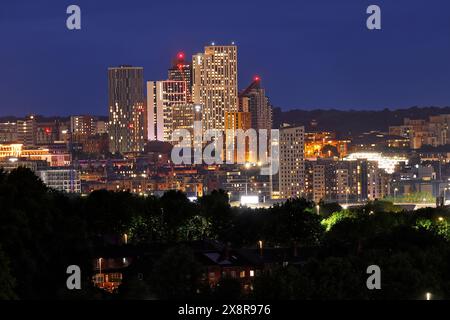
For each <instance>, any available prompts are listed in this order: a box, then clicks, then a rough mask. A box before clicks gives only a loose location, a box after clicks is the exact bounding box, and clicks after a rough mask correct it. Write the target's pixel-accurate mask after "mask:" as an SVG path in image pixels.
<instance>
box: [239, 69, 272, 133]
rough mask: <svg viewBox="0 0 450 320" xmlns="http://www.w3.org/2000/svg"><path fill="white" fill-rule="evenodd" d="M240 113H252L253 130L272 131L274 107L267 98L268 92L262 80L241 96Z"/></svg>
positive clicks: (255, 80)
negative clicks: (262, 84)
mask: <svg viewBox="0 0 450 320" xmlns="http://www.w3.org/2000/svg"><path fill="white" fill-rule="evenodd" d="M239 108H240V111H244V112H250V114H251V121H252V128H253V129H256V130H261V129H266V130H268V132H270V130H271V129H272V106H271V105H270V102H269V99H268V98H267V97H266V90H265V89H264V88H262V87H261V78H260V77H255V78H254V79H253V82H252V83H251V84H250V85H249V86H248V87H247V89H245V90H244V91H243V92H241V93H240V94H239Z"/></svg>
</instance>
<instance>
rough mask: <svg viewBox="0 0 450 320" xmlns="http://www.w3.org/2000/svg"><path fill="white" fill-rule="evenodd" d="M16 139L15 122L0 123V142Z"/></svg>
mask: <svg viewBox="0 0 450 320" xmlns="http://www.w3.org/2000/svg"><path fill="white" fill-rule="evenodd" d="M15 141H17V123H16V122H3V123H0V143H5V142H15Z"/></svg>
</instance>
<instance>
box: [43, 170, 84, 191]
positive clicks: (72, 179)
mask: <svg viewBox="0 0 450 320" xmlns="http://www.w3.org/2000/svg"><path fill="white" fill-rule="evenodd" d="M37 174H38V177H39V178H41V180H42V181H43V182H44V183H45V185H47V187H49V188H52V189H55V190H58V191H61V192H67V193H81V178H80V173H79V172H78V171H77V170H74V169H49V170H41V171H38V172H37Z"/></svg>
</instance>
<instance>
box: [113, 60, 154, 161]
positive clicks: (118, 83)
mask: <svg viewBox="0 0 450 320" xmlns="http://www.w3.org/2000/svg"><path fill="white" fill-rule="evenodd" d="M108 89H109V99H108V100H109V139H110V140H109V151H110V152H112V153H127V152H142V151H143V150H144V145H145V142H146V137H147V135H146V127H145V98H144V96H145V95H144V69H143V68H141V67H131V66H121V67H117V68H109V69H108Z"/></svg>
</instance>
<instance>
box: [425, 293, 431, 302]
mask: <svg viewBox="0 0 450 320" xmlns="http://www.w3.org/2000/svg"><path fill="white" fill-rule="evenodd" d="M426 299H427V300H428V301H429V300H431V293H430V292H427V294H426Z"/></svg>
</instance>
